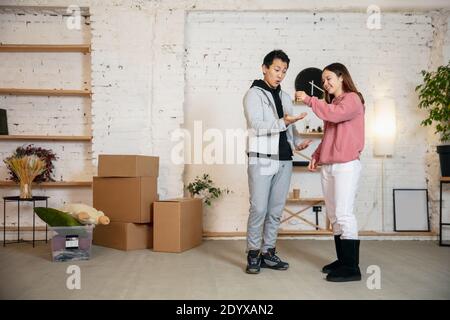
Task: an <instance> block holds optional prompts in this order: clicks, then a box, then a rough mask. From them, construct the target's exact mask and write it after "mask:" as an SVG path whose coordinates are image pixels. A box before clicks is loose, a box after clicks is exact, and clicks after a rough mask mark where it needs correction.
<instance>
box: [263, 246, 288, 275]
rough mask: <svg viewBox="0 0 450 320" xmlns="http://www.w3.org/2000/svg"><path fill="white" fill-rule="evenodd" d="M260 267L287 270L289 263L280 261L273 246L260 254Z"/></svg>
mask: <svg viewBox="0 0 450 320" xmlns="http://www.w3.org/2000/svg"><path fill="white" fill-rule="evenodd" d="M261 268H270V269H275V270H287V269H288V268H289V263H287V262H284V261H281V259H280V258H279V257H278V256H277V255H276V252H275V248H269V249H267V252H266V253H263V254H262V261H261Z"/></svg>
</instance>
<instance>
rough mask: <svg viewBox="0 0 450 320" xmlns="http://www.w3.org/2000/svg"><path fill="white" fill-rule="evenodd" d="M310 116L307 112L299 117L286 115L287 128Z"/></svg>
mask: <svg viewBox="0 0 450 320" xmlns="http://www.w3.org/2000/svg"><path fill="white" fill-rule="evenodd" d="M307 115H308V114H307V113H306V112H302V113H300V114H299V115H297V116H290V115H288V114H285V115H284V123H285V124H286V126H288V125H290V124H293V123H295V122H297V121H298V120H301V119H303V118H304V117H306V116H307Z"/></svg>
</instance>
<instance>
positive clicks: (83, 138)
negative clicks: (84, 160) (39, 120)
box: [0, 135, 92, 141]
mask: <svg viewBox="0 0 450 320" xmlns="http://www.w3.org/2000/svg"><path fill="white" fill-rule="evenodd" d="M0 140H3V141H16V140H26V141H28V140H39V141H91V140H92V136H39V135H0Z"/></svg>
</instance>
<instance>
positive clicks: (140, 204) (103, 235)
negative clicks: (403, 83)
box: [93, 155, 159, 250]
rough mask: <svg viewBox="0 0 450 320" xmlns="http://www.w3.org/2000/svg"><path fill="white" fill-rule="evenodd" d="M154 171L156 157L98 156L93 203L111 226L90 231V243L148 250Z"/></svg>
mask: <svg viewBox="0 0 450 320" xmlns="http://www.w3.org/2000/svg"><path fill="white" fill-rule="evenodd" d="M158 172H159V158H158V157H150V156H138V155H100V156H99V161H98V177H94V181H93V198H94V199H93V200H94V201H93V204H94V207H95V208H96V209H97V210H101V211H103V212H104V213H105V215H107V216H108V217H109V218H110V219H111V223H110V224H109V225H106V226H102V225H99V226H97V227H96V228H95V229H94V238H93V243H94V244H96V245H101V246H105V247H110V248H116V249H120V250H134V249H145V248H152V246H153V226H152V222H153V221H152V220H153V217H152V215H153V203H154V202H155V201H157V200H158V191H157V190H158V189H157V180H158Z"/></svg>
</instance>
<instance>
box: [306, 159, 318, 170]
mask: <svg viewBox="0 0 450 320" xmlns="http://www.w3.org/2000/svg"><path fill="white" fill-rule="evenodd" d="M316 169H317V162H316V159H314V158H312V159H311V161H310V162H309V164H308V170H309V171H316Z"/></svg>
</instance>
